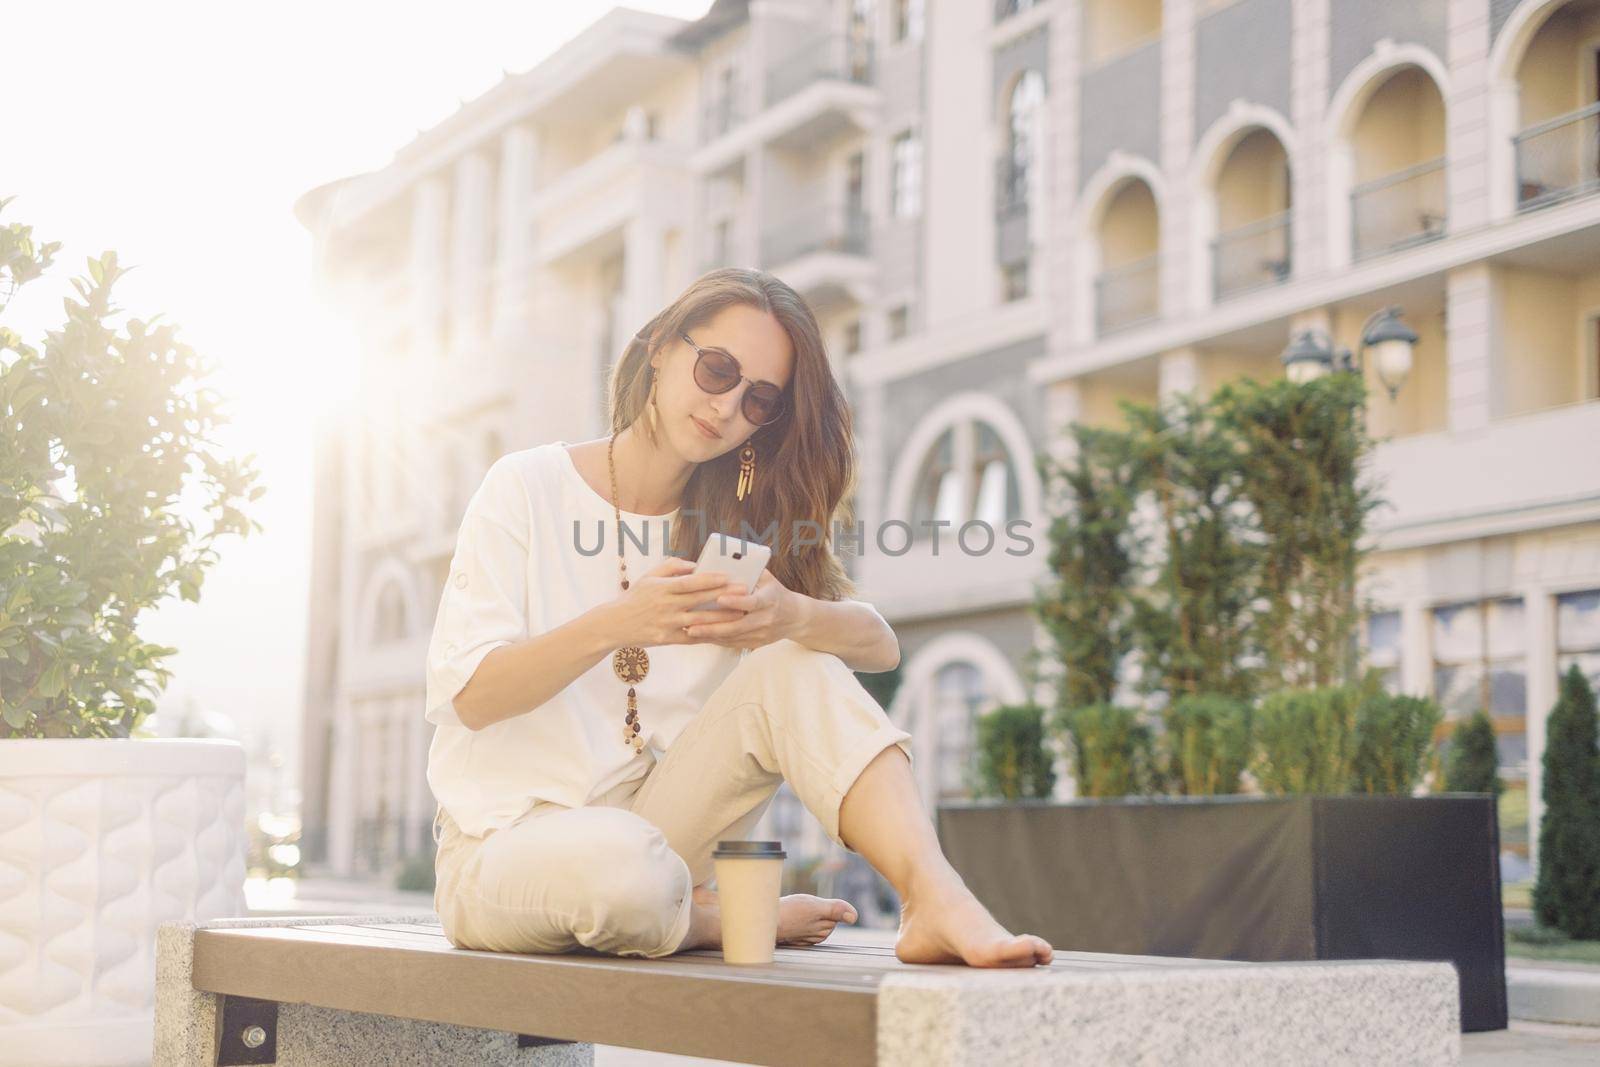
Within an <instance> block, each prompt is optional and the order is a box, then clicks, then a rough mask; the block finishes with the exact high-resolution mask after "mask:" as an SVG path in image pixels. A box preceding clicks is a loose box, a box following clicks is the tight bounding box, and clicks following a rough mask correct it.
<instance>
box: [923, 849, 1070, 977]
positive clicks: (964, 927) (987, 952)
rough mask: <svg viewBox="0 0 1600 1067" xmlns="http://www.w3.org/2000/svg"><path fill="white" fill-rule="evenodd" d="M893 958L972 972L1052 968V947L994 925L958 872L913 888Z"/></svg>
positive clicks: (935, 877) (934, 878)
mask: <svg viewBox="0 0 1600 1067" xmlns="http://www.w3.org/2000/svg"><path fill="white" fill-rule="evenodd" d="M894 954H895V958H897V959H899V960H900V962H902V963H965V964H966V965H967V966H969V967H1033V966H1035V965H1037V964H1048V963H1049V962H1050V958H1051V954H1052V953H1051V948H1050V944H1049V942H1047V941H1045V940H1044V938H1042V937H1037V936H1035V935H1033V934H1012V933H1011V932H1010V931H1008V930H1007V929H1006V928H1005V927H1003V926H1001V925H1000V924H999V923H997V922H995V920H994V916H992V915H990V914H989V909H987V908H985V907H984V906H983V905H982V904H981V903H979V901H978V898H977V897H975V896H973V895H972V891H971V890H969V889H968V888H967V887H966V885H965V884H964V883H963V882H962V881H961V878H960V876H959V875H956V874H954V872H949V873H946V874H940V875H936V876H933V877H929V878H925V879H923V880H922V881H920V882H918V883H915V884H914V885H913V887H912V889H911V890H910V891H909V892H907V893H906V897H905V900H904V901H902V902H901V905H900V936H899V937H898V938H897V939H896V941H895V943H894Z"/></svg>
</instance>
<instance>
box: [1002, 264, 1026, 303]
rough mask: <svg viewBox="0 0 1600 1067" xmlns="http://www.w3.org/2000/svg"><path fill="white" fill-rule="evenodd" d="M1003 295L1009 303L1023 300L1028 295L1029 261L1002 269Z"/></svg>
mask: <svg viewBox="0 0 1600 1067" xmlns="http://www.w3.org/2000/svg"><path fill="white" fill-rule="evenodd" d="M1000 280H1001V283H1002V290H1001V291H1002V295H1003V296H1004V297H1005V299H1006V301H1007V302H1010V301H1012V300H1022V299H1025V298H1026V297H1027V295H1028V261H1027V260H1025V259H1024V260H1022V261H1021V262H1020V263H1011V264H1008V265H1007V266H1004V267H1002V268H1000Z"/></svg>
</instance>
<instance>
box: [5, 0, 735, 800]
mask: <svg viewBox="0 0 1600 1067" xmlns="http://www.w3.org/2000/svg"><path fill="white" fill-rule="evenodd" d="M613 6H615V5H613V4H611V3H609V2H607V0H563V2H559V3H558V2H555V0H520V2H504V3H486V2H479V0H459V2H457V3H453V4H450V5H448V8H447V7H445V6H443V5H439V4H405V3H393V2H390V3H373V2H353V0H338V2H335V3H329V2H327V0H321V2H317V3H308V2H305V0H282V2H279V3H274V4H266V5H261V4H258V5H252V6H248V7H245V6H240V5H234V4H221V3H216V2H215V0H207V2H191V3H177V2H157V0H147V2H143V3H138V4H129V3H126V2H125V0H110V2H100V3H84V2H71V0H51V2H48V3H26V4H14V5H8V10H7V12H6V44H7V48H6V53H7V54H6V60H5V73H6V83H7V85H8V86H10V88H11V90H12V94H11V95H12V104H11V106H10V107H8V108H7V109H6V116H5V126H4V132H3V137H4V150H3V151H0V197H6V196H15V197H16V200H15V201H14V202H12V203H11V204H10V205H9V206H8V207H7V208H6V210H5V211H4V213H3V214H0V222H5V223H9V222H24V223H28V224H31V225H32V226H33V227H34V236H35V238H36V239H38V240H40V241H57V240H58V241H61V242H63V248H62V250H61V252H60V253H59V254H58V256H57V260H56V270H55V271H54V273H53V275H52V276H48V277H46V278H45V279H41V280H40V281H37V282H35V283H33V284H31V285H30V286H28V287H27V288H26V289H24V290H23V291H22V293H21V294H19V296H18V298H17V299H16V300H15V301H14V302H13V304H12V306H11V307H10V309H8V311H7V312H6V315H5V319H4V322H5V324H6V325H8V326H11V327H12V328H14V329H16V330H18V331H20V332H21V333H22V335H23V337H24V338H25V339H26V340H28V341H29V342H30V343H34V344H42V341H43V331H44V330H46V329H49V328H56V327H59V325H60V324H61V321H62V311H61V297H62V296H63V295H64V294H66V293H68V292H70V290H69V288H68V283H67V279H68V278H69V277H72V276H77V275H81V274H83V273H85V268H84V261H85V259H86V257H88V256H90V255H97V254H99V253H100V252H101V251H103V250H105V249H116V250H117V253H118V257H119V259H120V261H121V262H122V263H123V264H124V265H125V266H126V265H137V266H136V269H135V270H133V271H132V272H131V273H129V274H128V275H127V276H126V277H125V278H123V279H122V280H121V281H120V282H119V283H118V285H117V288H116V290H115V293H116V295H117V297H118V303H119V304H120V305H121V306H122V307H123V308H124V309H126V310H127V311H128V312H129V313H130V314H134V315H139V316H141V317H149V316H150V315H153V314H155V313H157V312H163V313H164V314H165V316H166V321H168V322H173V323H176V324H178V326H179V327H180V328H181V332H180V337H182V338H183V339H185V340H187V341H188V342H189V343H190V344H191V345H193V346H194V347H195V348H196V349H197V350H199V351H200V352H202V353H204V354H206V355H209V356H210V357H211V358H212V359H214V360H215V361H216V363H218V364H219V365H220V371H219V374H218V376H217V378H216V379H215V380H214V381H213V382H212V383H211V384H213V385H214V386H215V387H216V388H218V389H220V390H221V391H222V392H223V393H224V394H225V395H227V396H229V397H231V398H232V407H231V410H232V413H233V425H232V426H231V427H230V432H229V438H230V445H231V446H232V447H233V448H235V449H236V450H237V451H238V452H240V453H245V452H255V453H256V454H257V457H258V466H259V467H260V469H261V472H262V475H261V482H260V484H263V485H265V486H267V493H266V495H265V496H263V497H262V498H261V499H260V500H258V501H256V503H255V505H254V510H253V511H252V512H251V514H252V515H253V516H254V517H255V518H256V519H257V520H258V521H260V522H261V523H262V525H263V526H264V527H265V530H264V532H262V533H258V534H254V535H252V536H251V538H250V539H248V540H245V541H241V540H238V539H237V538H230V539H229V540H227V541H224V542H221V543H220V544H219V551H220V552H221V553H222V561H221V562H220V563H219V564H218V565H217V567H215V568H214V569H213V570H212V571H211V572H210V574H209V575H208V577H207V579H206V583H205V588H204V589H203V591H202V596H201V601H200V603H199V604H198V605H195V604H188V603H183V602H178V601H174V602H173V603H172V604H171V605H169V606H165V607H163V608H161V609H160V610H159V611H157V612H153V613H150V614H148V615H147V616H146V617H145V619H144V620H142V621H141V632H142V634H143V635H144V636H145V637H146V638H147V639H148V640H152V641H157V642H160V643H162V644H167V645H173V646H175V647H177V648H179V649H180V650H181V651H180V653H179V654H178V655H176V656H174V657H172V658H171V659H170V660H169V661H168V663H169V665H170V666H171V667H173V669H174V677H173V681H172V684H171V685H170V687H169V688H168V690H167V694H166V697H165V698H164V699H163V701H162V705H161V706H162V707H163V709H168V708H171V709H174V710H175V709H177V708H179V707H182V706H183V705H184V703H185V702H186V701H187V700H188V699H191V698H192V699H193V700H194V701H195V702H196V704H197V705H198V706H199V707H200V708H202V709H205V710H211V711H216V712H220V713H222V714H224V715H227V716H229V717H230V718H233V719H234V720H235V721H236V722H238V724H239V727H240V732H241V739H242V740H245V741H246V743H247V744H249V745H250V746H251V749H252V752H253V753H257V754H258V758H259V755H260V754H262V747H263V746H265V745H270V746H271V747H272V748H274V749H276V750H278V751H279V752H280V753H282V756H283V758H284V759H285V761H286V763H287V764H288V766H289V767H290V768H292V767H294V766H295V765H297V763H298V754H297V751H296V749H297V746H298V737H299V730H298V727H299V716H300V703H301V682H302V678H303V667H304V662H303V661H304V656H305V634H306V597H307V580H308V576H309V555H310V529H311V525H310V520H311V484H310V474H311V452H310V443H311V442H310V438H309V432H308V430H309V419H308V413H309V412H311V411H315V410H330V409H333V408H335V407H336V406H337V405H338V404H339V403H341V402H342V400H343V399H344V398H343V397H342V396H341V394H342V393H345V392H347V391H348V379H347V378H346V377H345V376H343V375H341V374H340V368H341V367H345V366H348V362H347V359H346V357H347V354H348V353H347V352H346V351H344V350H342V347H341V344H340V334H339V331H338V329H337V328H336V327H334V326H333V325H332V324H331V323H330V322H329V321H328V319H327V318H326V316H324V315H322V314H321V313H320V312H319V310H318V307H317V302H316V300H315V294H313V292H312V291H311V286H310V277H311V269H310V268H311V260H312V256H311V239H310V235H309V234H308V233H307V232H306V231H305V230H304V229H303V228H302V227H301V226H300V224H299V223H298V222H297V221H296V220H295V218H294V216H293V213H292V211H291V205H292V204H293V201H294V199H295V198H296V197H297V196H299V195H300V194H301V193H303V192H304V191H306V190H307V189H310V188H311V187H313V186H315V185H319V184H321V183H323V182H326V181H329V180H331V179H334V178H339V177H343V176H346V175H349V174H354V173H358V172H360V171H365V170H372V169H375V168H379V167H382V166H385V165H386V164H387V163H388V162H389V161H390V160H391V158H392V157H393V153H394V151H395V150H396V149H397V148H399V147H400V146H401V145H403V144H405V143H406V142H407V141H409V140H410V139H411V138H412V137H413V136H415V134H416V131H417V130H418V129H420V128H426V127H428V126H431V125H433V124H434V123H436V122H438V121H440V120H441V119H443V118H445V117H447V116H449V115H450V114H451V113H452V112H454V111H455V109H456V107H457V105H458V103H459V101H460V100H461V99H468V100H470V99H472V98H473V97H476V96H477V95H479V94H480V93H482V92H484V91H485V90H487V89H488V88H490V87H491V86H492V85H494V84H495V83H496V82H498V81H499V80H500V78H501V77H502V74H503V72H504V71H510V72H512V73H516V72H520V71H523V70H526V69H528V68H529V67H531V66H533V65H535V64H536V63H537V62H538V61H539V60H541V59H543V58H544V57H545V56H546V55H548V54H549V53H550V52H552V51H554V50H555V49H556V48H557V47H559V46H560V45H561V44H562V43H564V42H565V41H567V40H569V39H571V38H572V37H573V36H574V35H576V34H577V33H578V32H580V31H581V30H582V29H583V28H584V27H585V26H588V25H589V24H590V23H592V22H593V21H594V20H596V19H598V18H599V17H600V16H601V15H603V14H604V13H605V12H606V11H608V10H609V9H610V8H611V7H613ZM627 6H629V7H633V8H636V9H641V10H646V11H655V12H659V13H662V14H668V15H676V16H679V17H681V18H698V17H699V16H700V15H702V14H704V13H705V11H706V9H707V8H708V7H709V6H710V0H632V2H630V3H629V4H628V5H627ZM419 714H420V711H419Z"/></svg>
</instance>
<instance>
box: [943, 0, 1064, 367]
mask: <svg viewBox="0 0 1600 1067" xmlns="http://www.w3.org/2000/svg"><path fill="white" fill-rule="evenodd" d="M933 6H934V7H935V8H937V7H938V5H933ZM1055 7H1056V10H1055V14H1054V16H1053V17H1052V19H1051V23H1050V40H1049V49H1050V72H1049V76H1048V78H1049V85H1048V93H1049V95H1048V97H1047V98H1046V106H1047V107H1048V108H1049V109H1050V138H1049V141H1048V142H1047V143H1048V146H1049V152H1050V155H1051V158H1052V165H1051V167H1050V176H1051V187H1050V191H1049V193H1048V194H1047V195H1046V202H1047V203H1048V204H1049V205H1050V212H1051V214H1052V216H1053V218H1052V219H1051V222H1052V223H1053V224H1054V226H1055V227H1056V232H1059V233H1061V234H1062V236H1063V238H1064V239H1063V240H1052V241H1051V242H1050V243H1049V244H1048V245H1046V246H1045V249H1044V254H1045V255H1046V256H1048V258H1049V260H1050V270H1049V283H1048V285H1049V288H1048V289H1044V288H1043V287H1042V286H1041V291H1043V292H1045V293H1046V294H1047V295H1048V297H1049V303H1050V308H1051V314H1050V334H1049V338H1048V342H1047V343H1048V346H1049V350H1050V354H1051V355H1059V354H1061V353H1063V352H1066V351H1067V350H1069V349H1071V348H1072V347H1073V338H1074V337H1075V336H1076V335H1077V331H1078V328H1079V325H1080V324H1078V323H1075V322H1074V321H1073V319H1072V315H1071V313H1070V311H1069V310H1068V309H1072V308H1076V307H1077V306H1078V299H1077V295H1076V294H1077V286H1078V285H1079V277H1078V270H1077V259H1078V252H1079V248H1078V245H1079V241H1080V240H1081V236H1080V235H1079V234H1076V233H1073V232H1071V228H1072V221H1073V220H1074V219H1075V218H1076V217H1077V210H1078V93H1079V69H1080V67H1081V65H1082V48H1083V44H1082V36H1081V32H1082V25H1083V10H1082V5H1080V4H1057V5H1055Z"/></svg>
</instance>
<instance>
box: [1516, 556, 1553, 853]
mask: <svg viewBox="0 0 1600 1067" xmlns="http://www.w3.org/2000/svg"><path fill="white" fill-rule="evenodd" d="M1522 610H1523V618H1524V619H1525V620H1526V624H1527V630H1526V633H1527V641H1528V646H1527V656H1528V660H1527V663H1528V859H1529V861H1530V862H1531V863H1532V864H1533V865H1534V869H1535V870H1538V864H1539V820H1540V819H1541V818H1542V817H1543V815H1544V800H1543V797H1542V795H1541V794H1542V793H1543V791H1544V744H1545V726H1546V724H1547V722H1548V720H1549V718H1550V709H1551V707H1553V706H1554V705H1555V702H1556V693H1557V684H1556V632H1555V616H1556V605H1555V598H1554V597H1553V596H1551V595H1550V593H1549V592H1548V591H1546V590H1545V589H1543V588H1542V587H1540V586H1536V585H1535V586H1529V587H1526V588H1524V589H1523V591H1522Z"/></svg>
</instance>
